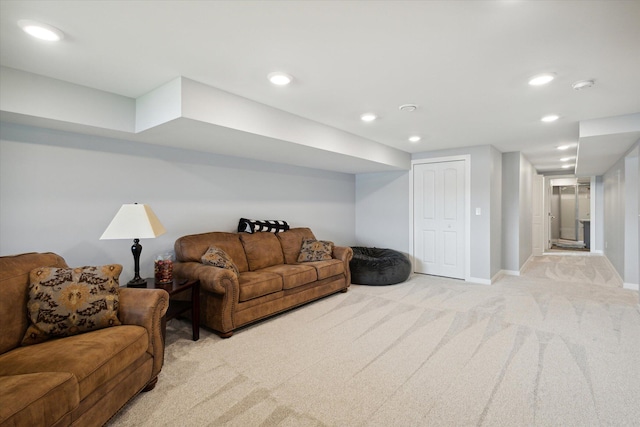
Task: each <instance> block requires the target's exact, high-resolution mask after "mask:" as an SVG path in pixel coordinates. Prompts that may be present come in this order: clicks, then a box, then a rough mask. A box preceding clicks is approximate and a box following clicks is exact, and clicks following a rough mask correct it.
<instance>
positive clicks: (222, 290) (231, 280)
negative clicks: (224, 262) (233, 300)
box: [173, 261, 238, 295]
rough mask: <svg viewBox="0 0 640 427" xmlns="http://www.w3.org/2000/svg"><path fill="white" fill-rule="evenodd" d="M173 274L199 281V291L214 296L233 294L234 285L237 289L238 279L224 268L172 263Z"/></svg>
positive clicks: (193, 263)
mask: <svg viewBox="0 0 640 427" xmlns="http://www.w3.org/2000/svg"><path fill="white" fill-rule="evenodd" d="M173 272H174V274H175V275H176V276H177V277H181V278H183V279H190V280H198V281H200V289H203V290H205V291H207V292H211V293H214V294H220V295H224V294H226V293H233V292H231V291H232V290H233V287H234V285H235V287H236V288H238V277H237V276H236V275H235V273H234V272H233V271H231V270H229V269H226V268H220V267H214V266H212V265H205V264H202V263H199V262H193V261H188V262H176V263H174V266H173Z"/></svg>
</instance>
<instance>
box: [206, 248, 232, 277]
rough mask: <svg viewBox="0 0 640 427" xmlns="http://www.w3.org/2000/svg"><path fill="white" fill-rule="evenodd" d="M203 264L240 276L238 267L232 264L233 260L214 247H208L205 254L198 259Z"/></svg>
mask: <svg viewBox="0 0 640 427" xmlns="http://www.w3.org/2000/svg"><path fill="white" fill-rule="evenodd" d="M200 260H201V261H202V263H203V264H207V265H212V266H214V267H219V268H226V269H227V270H231V271H233V272H234V273H236V276H237V275H238V274H240V272H239V271H238V267H236V265H235V264H234V263H233V260H232V259H231V257H230V256H229V255H227V253H226V252H225V251H223V250H222V249H220V248H218V247H216V246H209V249H207V252H205V253H204V255H202V258H200Z"/></svg>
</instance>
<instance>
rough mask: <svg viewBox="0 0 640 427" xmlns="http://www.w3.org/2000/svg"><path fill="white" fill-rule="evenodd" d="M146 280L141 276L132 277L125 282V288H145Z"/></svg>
mask: <svg viewBox="0 0 640 427" xmlns="http://www.w3.org/2000/svg"><path fill="white" fill-rule="evenodd" d="M146 287H147V281H146V280H145V279H141V278H139V277H138V278H134V279H132V280H130V281H129V283H127V288H146Z"/></svg>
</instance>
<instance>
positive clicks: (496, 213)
mask: <svg viewBox="0 0 640 427" xmlns="http://www.w3.org/2000/svg"><path fill="white" fill-rule="evenodd" d="M460 155H470V163H471V206H469V207H468V208H469V209H470V210H471V230H470V233H471V236H470V239H471V260H470V272H469V275H470V276H471V277H472V278H478V279H482V280H490V279H491V278H492V277H493V276H495V275H496V274H497V273H498V272H499V271H500V269H501V266H500V263H501V259H500V255H501V250H502V249H501V241H500V238H501V233H502V223H501V203H502V201H501V192H502V182H501V180H502V155H501V153H500V152H499V151H498V150H496V149H495V148H494V147H492V146H489V145H485V146H479V147H467V148H460V149H453V150H440V151H430V152H424V153H417V154H414V155H413V156H412V160H420V159H431V158H438V157H448V156H460ZM410 173H411V172H385V173H372V174H360V175H357V177H356V241H357V242H358V244H359V245H363V246H377V247H387V248H391V249H396V250H399V251H401V252H405V253H408V252H411V249H410V248H409V233H410V231H409V228H410V224H409V216H410V215H409V206H410V203H409V199H410V197H412V196H411V195H410V194H409V177H410ZM477 207H479V208H480V209H481V211H482V214H481V215H479V216H476V215H475V209H476V208H477Z"/></svg>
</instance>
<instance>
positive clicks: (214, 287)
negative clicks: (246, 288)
mask: <svg viewBox="0 0 640 427" xmlns="http://www.w3.org/2000/svg"><path fill="white" fill-rule="evenodd" d="M173 273H174V275H175V276H176V277H180V278H183V279H191V280H198V281H199V282H200V292H201V293H209V294H213V295H211V297H212V298H204V299H203V298H201V299H200V303H201V305H202V306H203V307H204V305H205V304H209V307H208V308H203V309H202V310H201V313H204V315H205V316H209V318H208V320H205V324H207V325H208V326H209V327H211V328H213V329H215V330H217V331H219V332H222V333H226V332H229V331H232V330H233V329H235V325H234V319H233V314H234V313H235V312H236V306H237V305H238V301H239V299H240V282H239V281H238V276H236V274H235V273H234V272H233V271H231V270H229V269H226V268H219V267H214V266H212V265H205V264H202V263H199V262H195V261H186V262H176V263H174V265H173ZM214 307H215V308H214ZM214 311H215V312H216V313H217V314H215V315H214V314H213V312H214ZM207 322H208V323H207Z"/></svg>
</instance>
